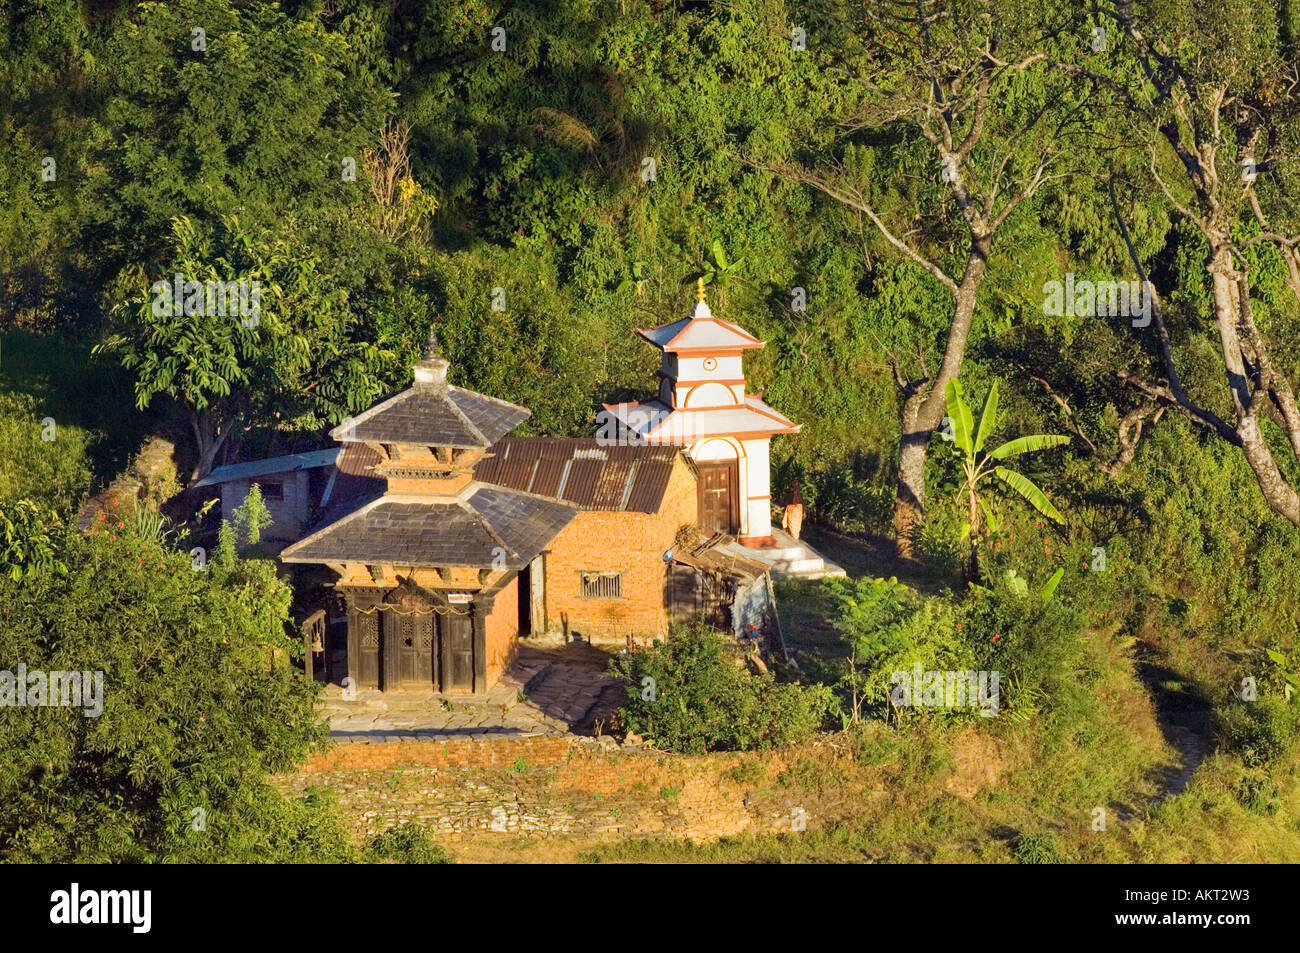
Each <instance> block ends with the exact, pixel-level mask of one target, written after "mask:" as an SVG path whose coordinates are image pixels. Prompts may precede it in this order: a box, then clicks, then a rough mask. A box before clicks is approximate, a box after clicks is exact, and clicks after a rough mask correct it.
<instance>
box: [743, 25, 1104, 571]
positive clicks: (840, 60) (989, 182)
mask: <svg viewBox="0 0 1300 953" xmlns="http://www.w3.org/2000/svg"><path fill="white" fill-rule="evenodd" d="M805 15H806V17H807V20H808V22H809V24H810V28H809V31H808V44H809V50H810V51H812V52H814V53H815V54H816V55H821V56H823V65H824V71H825V75H826V76H829V77H833V78H834V79H835V81H836V82H840V83H843V84H846V85H847V86H848V87H849V88H851V89H852V91H853V93H854V95H853V96H852V97H850V99H851V101H852V102H853V103H854V107H853V111H852V113H851V114H848V115H845V116H844V117H842V124H841V130H842V132H843V135H842V136H840V137H839V138H838V140H837V142H836V143H835V146H834V147H833V148H832V149H831V150H830V151H829V152H824V153H821V154H813V155H808V156H806V157H804V159H803V160H802V161H799V162H786V163H770V162H764V161H761V160H759V159H756V158H753V157H750V160H749V161H750V162H751V164H753V165H755V166H758V167H760V168H765V169H767V170H769V171H771V172H773V173H775V174H776V175H779V176H781V177H784V178H786V179H788V180H791V181H795V182H800V183H803V184H806V185H808V186H810V187H811V188H814V189H816V190H818V191H820V192H822V193H824V194H825V195H827V196H829V197H830V198H831V199H833V200H834V201H835V202H837V203H839V204H841V205H843V206H844V207H846V208H847V209H850V210H853V211H855V212H857V213H860V214H861V215H862V216H864V217H865V218H866V219H867V220H869V222H870V223H871V226H872V227H873V228H874V230H875V232H876V233H877V234H878V235H879V237H880V238H881V239H882V241H883V244H884V246H885V249H886V251H887V252H889V253H892V254H894V255H897V256H901V258H902V260H904V261H907V262H910V263H911V264H913V265H915V266H916V267H918V268H920V269H922V270H923V273H925V274H926V275H928V277H929V279H930V280H932V281H934V282H937V283H938V285H939V286H941V287H942V289H943V295H944V297H945V298H946V299H947V301H948V303H949V315H948V320H947V331H946V339H945V341H944V343H943V348H942V357H941V358H940V360H939V364H938V367H937V370H936V371H935V372H934V373H931V372H930V370H929V368H928V366H927V361H926V360H925V356H924V350H923V349H922V350H921V352H920V353H918V355H917V366H918V368H919V370H920V376H919V377H912V378H910V379H909V377H908V376H907V375H906V374H905V373H904V368H903V366H902V361H901V360H900V358H899V356H898V355H897V354H894V355H893V356H892V358H891V361H890V363H891V368H892V370H893V376H894V380H895V382H896V384H897V385H898V388H899V391H900V394H901V401H900V407H899V415H900V420H899V424H900V426H899V451H898V481H897V487H896V492H895V503H894V517H893V525H894V532H895V537H896V540H897V544H898V548H899V551H900V553H901V554H903V555H908V554H910V552H911V549H912V535H913V531H914V529H915V527H916V524H917V523H918V522H919V521H920V519H921V517H922V516H923V514H924V509H925V504H926V491H925V463H926V456H927V452H928V449H929V443H930V438H931V435H932V433H933V432H934V430H935V428H936V427H937V426H938V425H939V424H940V422H941V421H942V419H943V417H944V411H945V407H944V404H945V398H944V394H945V388H946V385H947V383H948V381H950V380H952V379H954V378H956V377H957V375H958V373H959V372H960V370H961V365H962V360H963V358H964V357H965V353H966V347H967V342H968V340H969V338H970V335H971V330H972V323H973V321H974V318H975V314H976V305H977V299H978V298H979V295H980V289H981V284H982V283H983V281H984V279H985V277H986V275H987V274H988V271H989V268H990V266H991V261H992V255H993V252H994V246H995V241H996V239H997V237H998V235H999V233H1000V232H1006V231H1008V230H1009V229H1008V226H1007V223H1008V220H1009V219H1010V218H1011V217H1012V215H1013V213H1015V212H1016V211H1017V209H1021V208H1022V207H1024V206H1025V203H1026V202H1028V201H1029V200H1030V199H1032V198H1033V197H1034V196H1035V195H1036V194H1038V193H1039V191H1040V190H1041V188H1042V187H1043V186H1044V185H1045V184H1046V183H1048V182H1049V181H1051V180H1053V179H1059V178H1063V177H1065V176H1066V175H1067V174H1068V170H1069V166H1070V154H1071V151H1072V149H1074V148H1075V144H1074V140H1075V137H1076V136H1077V135H1078V134H1079V133H1080V132H1081V131H1082V130H1083V128H1084V120H1085V118H1086V116H1085V114H1084V113H1083V111H1082V109H1081V104H1083V103H1085V102H1086V101H1087V99H1088V97H1089V95H1090V88H1091V87H1090V84H1089V83H1087V82H1080V81H1079V78H1078V77H1076V76H1067V75H1065V74H1063V73H1061V72H1059V71H1054V70H1051V69H1049V68H1048V63H1049V60H1051V59H1053V58H1057V59H1059V58H1061V56H1063V47H1069V46H1080V45H1086V37H1082V36H1081V35H1080V34H1079V33H1078V30H1077V25H1078V21H1077V18H1076V17H1075V16H1074V15H1073V14H1072V12H1071V11H1070V9H1069V7H1068V5H1066V4H1060V3H1054V2H1051V0H1010V2H1007V0H1003V2H999V3H991V2H988V0H910V2H888V0H886V2H876V3H870V4H848V5H840V4H832V5H829V6H827V5H824V4H821V3H814V4H811V5H810V6H809V8H807V9H806V11H805ZM819 51H821V52H819ZM906 317H908V318H915V317H916V316H906Z"/></svg>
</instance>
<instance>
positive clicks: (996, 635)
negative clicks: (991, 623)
mask: <svg viewBox="0 0 1300 953" xmlns="http://www.w3.org/2000/svg"><path fill="white" fill-rule="evenodd" d="M1001 637H1002V634H1001V633H999V632H995V633H993V641H994V642H996V641H997V640H998V639H1000V638H1001Z"/></svg>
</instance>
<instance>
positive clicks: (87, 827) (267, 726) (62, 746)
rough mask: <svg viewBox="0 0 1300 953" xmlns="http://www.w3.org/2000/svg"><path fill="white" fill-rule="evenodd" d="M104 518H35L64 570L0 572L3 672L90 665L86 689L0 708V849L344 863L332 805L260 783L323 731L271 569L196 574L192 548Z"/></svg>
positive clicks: (78, 855)
mask: <svg viewBox="0 0 1300 953" xmlns="http://www.w3.org/2000/svg"><path fill="white" fill-rule="evenodd" d="M98 525H104V526H105V527H106V528H105V529H98V528H94V529H92V530H91V531H90V533H82V532H79V531H77V530H76V529H73V528H69V527H67V526H66V525H65V526H55V525H53V524H47V525H44V526H42V527H40V531H41V532H42V533H43V534H45V536H47V537H48V541H49V545H50V547H51V553H50V558H51V559H52V560H55V561H57V562H58V563H60V564H62V565H66V567H67V572H66V573H60V572H50V571H36V572H32V573H24V574H23V576H22V578H21V579H20V580H16V579H14V578H13V577H12V575H11V574H6V575H0V660H3V667H4V668H5V669H7V670H10V671H12V670H13V669H14V668H15V667H16V666H17V665H18V664H19V663H25V665H26V667H27V671H28V673H29V677H30V673H32V672H34V671H37V670H40V671H44V672H74V671H75V672H86V673H89V674H88V676H87V677H88V678H89V679H90V681H88V682H87V683H86V684H87V685H90V686H92V688H91V689H90V690H89V691H87V692H86V693H84V694H81V698H80V701H79V702H76V701H75V699H76V695H75V694H73V693H71V692H68V693H67V696H68V697H69V698H71V699H73V700H74V702H75V703H74V704H68V705H62V706H59V707H52V706H51V707H42V708H26V707H14V708H8V709H6V714H5V716H4V717H3V718H0V856H4V857H5V858H6V859H8V860H12V861H20V862H23V861H25V862H37V863H71V862H89V863H109V862H120V863H149V862H188V863H218V862H241V863H248V862H251V861H254V860H257V861H262V862H271V863H283V862H287V861H290V860H295V861H304V860H313V861H322V860H330V861H337V860H347V859H355V851H352V850H351V849H350V848H349V847H348V845H347V839H346V835H345V833H344V831H343V828H342V825H341V824H340V823H338V819H337V816H336V815H335V814H334V813H333V812H332V811H330V810H329V809H328V807H327V806H326V805H321V804H316V803H314V802H312V801H302V800H294V799H290V798H285V797H282V796H280V795H279V794H277V793H276V791H275V790H274V789H273V788H272V787H271V785H270V784H269V776H270V775H272V774H275V773H279V772H284V771H289V770H292V769H293V768H294V767H295V766H296V765H298V764H300V763H301V762H302V760H303V759H304V758H305V757H306V755H307V754H308V753H309V752H310V751H311V750H313V749H314V748H316V747H319V746H320V745H322V744H323V743H324V742H325V741H326V739H327V737H328V734H327V732H328V728H327V726H326V725H325V724H324V723H323V722H322V721H321V719H320V718H319V716H318V715H317V714H316V712H315V710H314V708H313V702H314V700H315V697H316V694H317V691H318V689H317V687H316V686H315V685H311V684H308V683H307V682H306V681H305V680H304V679H303V677H302V671H301V669H300V668H298V667H297V666H296V665H294V664H292V658H293V655H294V654H295V652H300V651H301V649H300V647H299V646H300V643H299V642H298V641H297V640H296V639H290V638H288V637H287V636H286V625H287V623H288V622H289V605H290V592H289V589H288V587H287V586H286V585H285V584H284V582H283V581H281V580H280V579H279V578H277V576H276V573H275V568H274V566H273V565H272V564H271V563H269V562H265V561H251V562H247V563H239V564H237V565H236V566H234V567H231V568H230V569H228V570H222V569H221V568H220V567H216V566H213V565H209V567H208V569H207V570H206V571H203V572H197V571H195V570H194V568H193V564H192V561H191V559H190V557H189V555H188V554H187V553H182V552H177V551H175V550H172V549H169V548H167V547H159V546H158V545H157V544H156V543H150V542H148V541H146V540H143V539H141V538H139V537H136V536H133V535H131V534H130V531H129V528H128V527H117V526H111V527H110V526H108V524H107V523H104V524H97V526H98ZM3 685H5V686H8V689H9V690H12V687H13V682H12V680H9V679H6V680H5V682H4V683H3ZM0 690H3V687H2V686H0Z"/></svg>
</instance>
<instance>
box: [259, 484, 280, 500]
mask: <svg viewBox="0 0 1300 953" xmlns="http://www.w3.org/2000/svg"><path fill="white" fill-rule="evenodd" d="M257 485H258V486H260V487H261V488H262V499H264V500H269V501H274V502H276V503H279V502H282V501H283V500H284V484H283V483H282V482H281V481H279V480H258V481H257Z"/></svg>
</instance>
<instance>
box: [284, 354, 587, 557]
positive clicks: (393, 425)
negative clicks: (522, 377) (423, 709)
mask: <svg viewBox="0 0 1300 953" xmlns="http://www.w3.org/2000/svg"><path fill="white" fill-rule="evenodd" d="M528 416H529V412H528V410H526V409H525V408H523V407H520V406H518V405H516V404H511V403H508V402H506V401H503V400H496V399H495V398H492V397H486V396H484V395H482V394H477V393H475V392H473V391H469V390H464V389H462V388H459V387H454V386H452V385H451V384H448V383H447V362H446V361H445V360H443V359H442V358H441V357H439V356H438V355H437V351H436V345H435V342H434V341H433V339H432V335H430V348H429V352H428V354H427V355H426V356H425V359H424V360H423V361H420V362H419V363H417V364H416V365H415V380H414V382H413V383H412V385H411V386H410V387H409V388H407V389H406V390H404V391H402V392H401V393H399V394H396V395H394V396H392V397H389V398H387V399H385V400H382V401H380V402H378V403H377V404H375V405H374V406H373V407H371V408H370V409H368V410H366V411H363V412H362V413H360V414H358V415H357V416H356V417H353V418H351V419H350V420H346V421H344V422H343V423H342V424H340V425H339V426H337V427H335V428H334V430H333V431H331V436H333V437H334V438H335V439H336V440H339V441H341V442H343V443H344V445H345V446H344V451H343V454H342V458H343V459H341V460H340V473H343V474H345V475H346V476H347V477H348V478H349V479H350V480H351V481H352V482H353V483H355V484H356V485H357V489H358V491H359V492H358V495H356V496H353V497H352V498H351V499H350V500H341V501H340V503H339V504H338V505H336V506H334V507H332V508H331V512H330V513H328V514H327V517H326V519H325V521H324V522H323V524H322V525H321V526H320V527H318V528H317V529H316V530H315V531H313V532H312V533H310V534H309V535H308V536H307V537H305V538H304V539H302V540H300V541H299V542H297V543H295V544H293V545H292V546H289V547H288V548H287V549H285V550H284V552H283V553H281V554H280V558H281V559H282V560H284V561H286V562H298V563H335V564H339V563H364V564H366V565H383V564H391V565H396V566H410V567H430V568H432V567H438V568H442V567H472V568H481V569H487V568H494V569H500V568H502V565H501V563H502V559H503V558H504V561H505V568H509V569H520V568H522V567H523V566H525V565H527V564H528V562H530V561H531V560H532V559H534V558H535V557H536V556H537V555H538V553H540V552H541V551H542V550H543V549H544V548H546V546H547V545H548V544H549V543H550V541H551V540H552V539H553V538H554V537H555V534H556V533H558V532H559V531H560V530H561V529H563V528H564V527H565V526H567V525H568V524H569V522H570V521H571V520H572V519H573V517H574V516H575V515H576V514H577V512H578V509H577V507H575V506H572V505H570V504H568V503H565V502H561V501H559V500H555V499H550V498H547V497H544V496H540V495H537V494H533V493H527V492H521V491H520V490H517V489H512V488H509V487H503V486H496V485H490V484H487V483H483V482H480V481H479V480H476V479H474V476H473V472H472V468H473V466H474V464H475V463H477V462H478V461H480V460H482V459H483V451H486V450H487V449H488V448H489V447H491V446H492V445H493V444H494V443H496V442H497V441H498V440H500V439H501V438H502V437H503V436H505V434H507V433H508V432H509V431H510V430H512V429H514V428H515V427H516V426H518V425H519V424H520V423H522V422H523V421H524V420H526V419H528ZM348 458H351V459H352V461H354V462H356V461H369V462H367V463H364V464H362V466H363V468H364V469H365V470H368V471H369V472H370V473H372V474H374V475H373V476H370V477H368V478H367V477H363V476H362V474H361V473H349V472H348V469H349V468H347V467H345V466H344V465H343V460H344V459H348ZM352 469H355V467H353V468H352ZM381 479H385V480H386V481H387V482H386V483H385V484H384V486H385V487H386V488H385V490H384V492H383V493H382V494H381V495H378V496H376V491H377V490H378V488H379V486H380V480H381Z"/></svg>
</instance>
